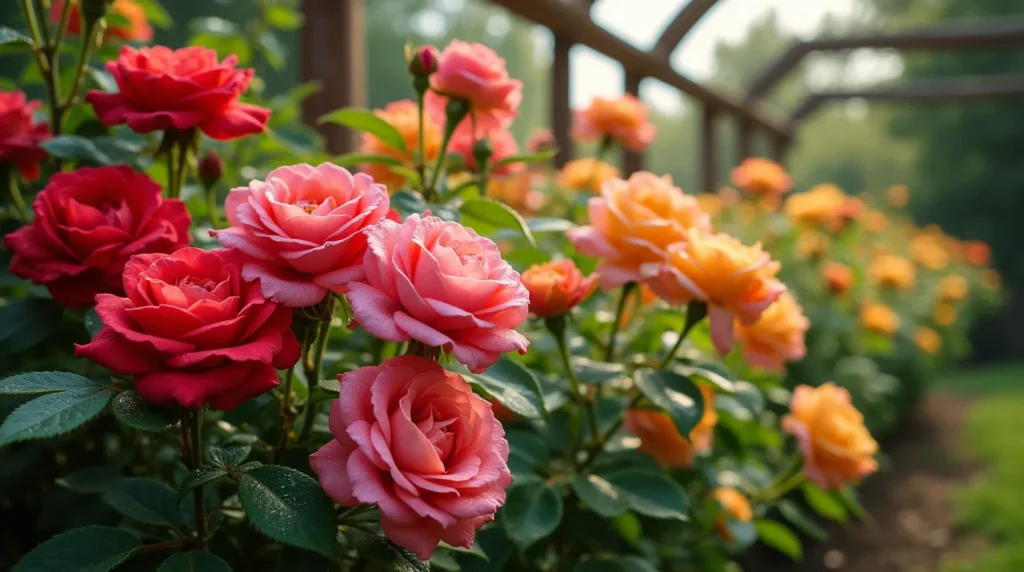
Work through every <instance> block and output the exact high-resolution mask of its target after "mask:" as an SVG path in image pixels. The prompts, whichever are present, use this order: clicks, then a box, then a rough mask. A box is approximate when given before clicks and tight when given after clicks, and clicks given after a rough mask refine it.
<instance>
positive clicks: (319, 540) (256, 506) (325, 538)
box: [238, 465, 337, 558]
mask: <svg viewBox="0 0 1024 572" xmlns="http://www.w3.org/2000/svg"><path fill="white" fill-rule="evenodd" d="M238 500H239V501H241V503H242V508H243V509H244V510H245V514H246V516H248V517H249V520H250V521H251V522H252V524H253V526H255V527H256V529H257V530H259V531H260V532H262V533H263V534H265V535H267V536H268V537H270V538H272V539H273V540H277V541H278V542H282V543H284V544H290V545H293V546H298V547H299V548H305V549H307V550H312V551H314V552H319V553H320V554H323V555H324V556H326V557H328V558H334V549H335V545H336V541H335V535H336V532H337V526H336V525H335V520H334V519H335V515H334V506H333V504H332V503H331V499H329V498H327V495H326V494H324V491H323V489H321V488H320V485H319V484H318V483H317V482H316V481H314V480H313V479H311V478H310V477H308V476H306V475H304V474H303V473H300V472H299V471H296V470H295V469H291V468H288V467H281V466H276V465H268V466H264V467H259V468H258V469H255V470H253V471H252V472H250V473H246V474H245V475H244V476H243V477H242V480H241V482H240V484H239V486H238Z"/></svg>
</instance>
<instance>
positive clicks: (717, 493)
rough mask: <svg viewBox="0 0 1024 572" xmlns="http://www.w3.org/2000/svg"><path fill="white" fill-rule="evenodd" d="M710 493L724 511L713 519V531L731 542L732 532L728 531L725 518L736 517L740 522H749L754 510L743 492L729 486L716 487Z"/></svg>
mask: <svg viewBox="0 0 1024 572" xmlns="http://www.w3.org/2000/svg"><path fill="white" fill-rule="evenodd" d="M712 494H713V495H714V497H715V501H716V502H718V504H719V505H720V506H721V507H722V509H723V510H724V511H725V515H724V516H720V517H719V518H718V519H716V520H715V532H716V533H718V535H719V536H721V537H722V539H724V540H725V541H726V542H732V541H733V537H732V533H730V532H729V527H728V525H727V522H726V518H732V519H736V520H738V521H740V522H750V521H751V520H753V518H754V510H753V509H752V508H751V507H750V501H748V500H747V497H745V496H743V493H741V492H740V491H738V490H736V489H731V488H729V487H718V488H716V489H715V490H714V491H712Z"/></svg>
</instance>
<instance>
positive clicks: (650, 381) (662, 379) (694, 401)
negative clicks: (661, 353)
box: [633, 369, 704, 439]
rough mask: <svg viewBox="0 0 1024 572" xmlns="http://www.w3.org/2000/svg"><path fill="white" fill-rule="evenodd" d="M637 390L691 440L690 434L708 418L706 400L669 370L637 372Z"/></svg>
mask: <svg viewBox="0 0 1024 572" xmlns="http://www.w3.org/2000/svg"><path fill="white" fill-rule="evenodd" d="M633 382H634V383H636V386H637V388H639V389H640V391H641V392H642V393H643V394H644V395H645V396H646V397H647V399H650V400H651V401H652V402H653V403H654V404H655V405H657V406H658V407H660V408H662V409H664V410H665V413H668V415H669V417H671V418H672V420H673V421H675V424H676V429H678V430H679V434H680V435H682V436H684V437H686V438H687V439H689V435H690V431H692V430H693V428H694V427H696V426H697V424H698V423H700V419H701V417H703V416H704V397H703V396H702V395H701V393H700V389H699V388H698V387H697V385H696V384H695V383H694V382H693V380H691V379H690V378H688V377H686V376H682V375H679V374H677V373H673V372H671V371H666V370H651V369H642V370H637V372H636V373H635V374H634V376H633Z"/></svg>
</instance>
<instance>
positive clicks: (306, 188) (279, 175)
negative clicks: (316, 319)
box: [210, 163, 397, 307]
mask: <svg viewBox="0 0 1024 572" xmlns="http://www.w3.org/2000/svg"><path fill="white" fill-rule="evenodd" d="M224 211H225V212H226V213H227V217H228V221H229V222H230V223H231V227H230V228H227V229H225V230H214V231H210V234H211V235H212V236H216V237H217V240H219V241H220V243H221V244H222V245H224V246H225V247H227V248H232V247H234V248H237V249H239V250H240V251H242V252H243V253H244V254H245V255H246V258H247V261H246V263H245V266H244V267H243V270H242V276H243V278H245V279H246V280H255V279H257V278H259V279H260V287H261V288H262V290H263V295H264V296H266V297H268V298H271V299H273V300H275V301H277V302H280V303H282V304H284V305H286V306H293V307H298V306H312V305H313V304H316V303H318V302H320V301H321V300H323V298H324V296H326V295H327V293H328V292H329V291H334V292H345V286H346V285H347V284H348V283H349V282H350V281H352V280H357V279H361V278H363V264H362V262H363V253H364V252H365V251H366V231H367V229H368V228H370V227H371V226H373V225H374V224H376V223H378V222H380V221H381V220H384V219H385V218H389V217H391V218H397V215H396V214H395V213H394V211H391V209H390V201H389V200H388V193H387V189H385V188H384V185H378V184H376V183H374V182H373V179H371V178H370V177H368V176H367V175H364V174H362V173H359V174H356V175H353V174H352V173H349V172H348V171H346V170H345V169H343V168H341V167H338V166H335V165H332V164H330V163H323V164H321V165H320V166H318V167H312V166H310V165H295V166H291V167H280V168H277V169H274V170H273V171H271V172H270V173H267V177H266V179H265V180H263V181H252V182H251V183H249V186H248V187H240V188H237V189H232V190H231V192H230V193H228V198H227V200H226V201H225V202H224Z"/></svg>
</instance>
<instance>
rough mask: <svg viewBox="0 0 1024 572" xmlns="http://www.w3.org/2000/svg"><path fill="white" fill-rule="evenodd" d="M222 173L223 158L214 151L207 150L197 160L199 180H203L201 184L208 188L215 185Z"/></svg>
mask: <svg viewBox="0 0 1024 572" xmlns="http://www.w3.org/2000/svg"><path fill="white" fill-rule="evenodd" d="M223 174H224V160H223V159H221V158H220V155H218V154H217V152H216V151H207V153H206V155H203V158H202V159H200V160H199V180H200V181H202V182H203V186H204V187H206V188H210V187H212V186H214V185H216V184H217V181H219V180H220V178H221V175H223Z"/></svg>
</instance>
